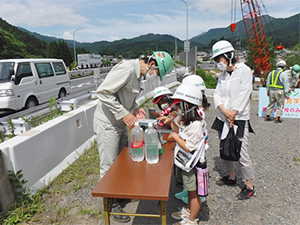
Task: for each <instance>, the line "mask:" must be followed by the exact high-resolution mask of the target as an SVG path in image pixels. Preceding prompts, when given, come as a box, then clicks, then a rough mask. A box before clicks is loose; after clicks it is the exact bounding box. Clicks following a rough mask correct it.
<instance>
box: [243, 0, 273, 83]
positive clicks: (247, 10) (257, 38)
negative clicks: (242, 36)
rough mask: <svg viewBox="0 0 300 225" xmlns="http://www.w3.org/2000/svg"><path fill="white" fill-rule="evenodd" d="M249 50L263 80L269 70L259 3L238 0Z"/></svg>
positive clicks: (252, 0)
mask: <svg viewBox="0 0 300 225" xmlns="http://www.w3.org/2000/svg"><path fill="white" fill-rule="evenodd" d="M240 2H241V9H242V15H243V21H244V25H245V30H246V34H247V38H248V42H249V46H250V52H251V55H252V58H253V61H254V65H255V68H256V70H257V73H258V74H259V76H260V77H261V78H263V79H264V80H265V79H266V77H267V75H268V72H269V71H270V70H271V65H270V53H269V48H268V44H267V38H266V35H265V31H264V26H263V22H262V17H261V14H260V9H259V5H258V4H257V1H256V0H240Z"/></svg>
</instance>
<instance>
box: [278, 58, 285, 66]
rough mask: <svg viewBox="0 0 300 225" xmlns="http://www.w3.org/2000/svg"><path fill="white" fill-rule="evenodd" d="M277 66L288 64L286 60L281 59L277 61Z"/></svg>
mask: <svg viewBox="0 0 300 225" xmlns="http://www.w3.org/2000/svg"><path fill="white" fill-rule="evenodd" d="M276 66H277V67H285V66H286V62H285V61H284V60H282V59H281V60H279V61H278V62H277V63H276Z"/></svg>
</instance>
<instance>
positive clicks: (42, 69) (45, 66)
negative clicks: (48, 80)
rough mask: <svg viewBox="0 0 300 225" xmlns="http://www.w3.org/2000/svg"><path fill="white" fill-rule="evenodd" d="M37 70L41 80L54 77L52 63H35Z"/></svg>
mask: <svg viewBox="0 0 300 225" xmlns="http://www.w3.org/2000/svg"><path fill="white" fill-rule="evenodd" d="M35 68H36V70H37V72H38V75H39V78H45V77H53V76H54V73H53V70H52V67H51V65H50V63H35Z"/></svg>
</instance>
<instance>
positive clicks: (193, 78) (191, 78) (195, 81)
mask: <svg viewBox="0 0 300 225" xmlns="http://www.w3.org/2000/svg"><path fill="white" fill-rule="evenodd" d="M182 84H191V85H195V86H196V87H198V88H199V89H200V90H206V89H207V88H206V87H205V83H204V81H203V79H202V78H201V77H200V76H199V75H195V74H193V75H188V76H186V77H185V78H183V80H182Z"/></svg>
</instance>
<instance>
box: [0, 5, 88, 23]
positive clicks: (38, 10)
mask: <svg viewBox="0 0 300 225" xmlns="http://www.w3.org/2000/svg"><path fill="white" fill-rule="evenodd" d="M2 1H3V0H2ZM4 1H5V0H4ZM0 15H1V16H2V17H3V18H5V19H6V20H7V21H9V22H10V23H12V24H16V25H26V26H28V27H38V26H44V27H50V26H53V25H66V26H78V25H82V24H84V23H85V22H87V21H88V19H87V18H85V17H83V16H81V15H79V14H76V13H74V11H73V9H72V8H68V7H64V6H63V5H60V4H53V3H51V2H50V1H32V0H28V1H6V2H1V3H0Z"/></svg>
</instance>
